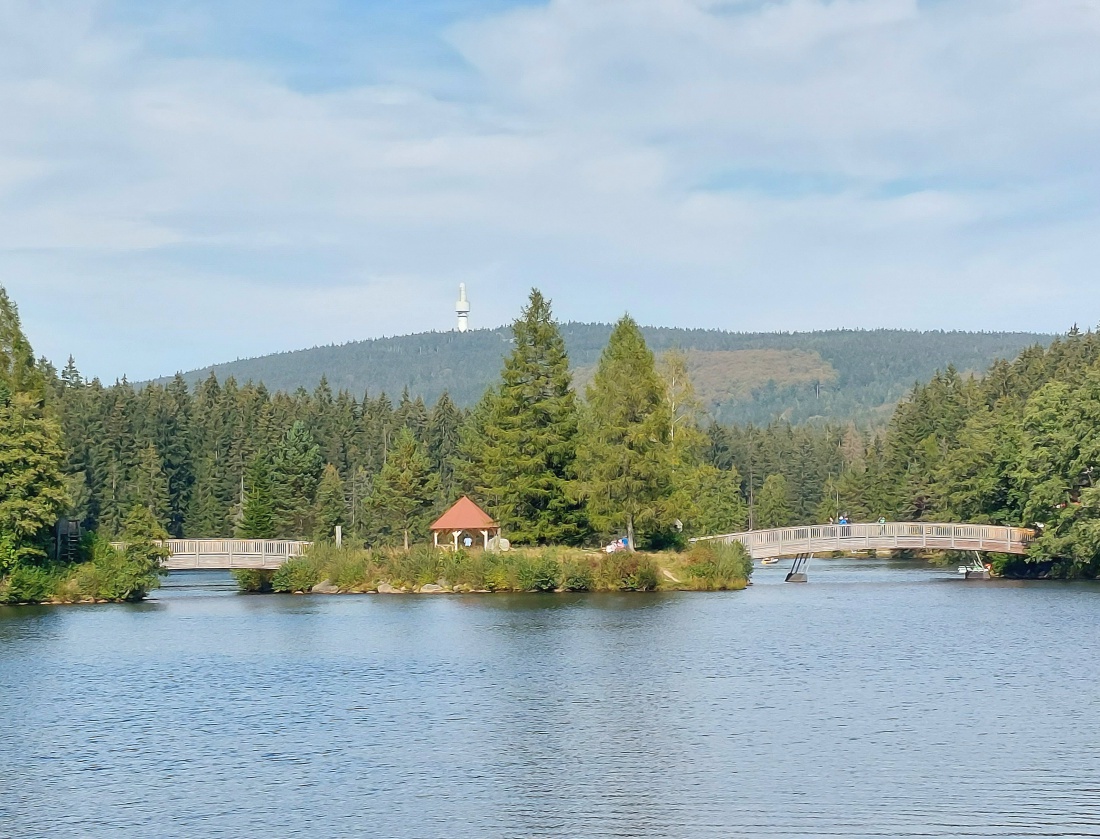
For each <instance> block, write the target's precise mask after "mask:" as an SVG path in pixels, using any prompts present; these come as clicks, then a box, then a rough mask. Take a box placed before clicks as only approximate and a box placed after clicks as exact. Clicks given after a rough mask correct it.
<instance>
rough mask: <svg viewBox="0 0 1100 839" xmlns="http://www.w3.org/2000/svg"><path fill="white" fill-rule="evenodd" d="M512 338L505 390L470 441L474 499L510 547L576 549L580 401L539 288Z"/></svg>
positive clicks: (490, 403)
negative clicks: (573, 493)
mask: <svg viewBox="0 0 1100 839" xmlns="http://www.w3.org/2000/svg"><path fill="white" fill-rule="evenodd" d="M512 335H513V343H514V347H513V349H512V352H511V353H509V355H508V356H507V358H505V360H504V369H503V371H502V373H501V384H500V386H499V387H498V388H496V389H495V391H493V392H492V393H491V395H490V396H489V397H487V400H486V402H485V404H484V405H483V406H482V407H483V411H482V412H481V413H480V414H479V420H480V422H479V425H478V427H477V428H474V429H471V433H470V434H468V435H467V436H466V439H465V445H464V448H463V451H464V454H465V455H466V456H467V458H468V461H469V465H468V467H467V471H468V473H469V475H470V477H471V479H472V482H473V485H474V490H475V494H476V495H478V496H479V497H480V498H483V499H485V500H486V502H487V506H489V508H490V510H491V512H492V513H493V515H494V516H495V517H496V518H497V519H498V521H500V522H501V525H502V526H503V528H504V529H505V530H506V531H507V533H508V536H509V538H510V539H511V540H512V541H514V542H528V543H538V544H549V543H567V544H571V543H576V542H578V541H580V540H581V539H582V538H583V536H584V532H585V530H584V525H583V517H582V513H581V510H580V507H579V505H578V504H577V503H576V502H575V501H573V500H571V498H570V497H569V495H568V494H567V487H568V485H569V483H570V481H571V480H572V479H573V464H574V460H575V458H576V437H577V428H578V421H579V420H578V411H577V404H576V395H575V394H574V392H573V388H572V379H571V376H570V373H569V357H568V356H567V354H566V351H565V342H564V340H563V339H562V336H561V333H560V331H559V330H558V327H557V324H556V323H555V322H554V320H553V315H552V313H551V309H550V301H548V300H547V299H546V298H544V297H543V296H542V293H541V292H539V291H538V290H537V289H533V290H532V291H531V296H530V299H529V301H528V303H527V306H525V307H524V309H523V312H522V314H521V315H520V317H519V318H518V319H517V320H516V321H515V323H513V325H512Z"/></svg>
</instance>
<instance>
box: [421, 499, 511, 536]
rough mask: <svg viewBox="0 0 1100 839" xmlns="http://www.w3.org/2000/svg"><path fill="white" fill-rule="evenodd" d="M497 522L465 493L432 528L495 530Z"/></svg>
mask: <svg viewBox="0 0 1100 839" xmlns="http://www.w3.org/2000/svg"><path fill="white" fill-rule="evenodd" d="M497 526H498V525H497V523H496V522H495V521H493V520H492V519H491V518H489V514H488V513H486V512H485V511H484V510H482V509H481V508H480V507H479V506H477V504H475V503H474V502H473V501H471V500H470V499H469V498H467V497H466V496H465V495H463V496H462V497H461V498H460V499H458V501H456V502H455V504H454V506H453V507H451V509H449V510H448V511H447V512H445V513H444V514H443V515H441V516H440V517H439V518H438V519H437V520H436V522H435V524H433V525H432V526H431V528H430V529H431V530H495V529H496V528H497Z"/></svg>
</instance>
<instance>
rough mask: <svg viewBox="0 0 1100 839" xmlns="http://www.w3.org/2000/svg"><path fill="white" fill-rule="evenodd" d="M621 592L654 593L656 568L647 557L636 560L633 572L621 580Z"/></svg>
mask: <svg viewBox="0 0 1100 839" xmlns="http://www.w3.org/2000/svg"><path fill="white" fill-rule="evenodd" d="M619 588H620V590H621V591H656V589H657V566H656V564H654V562H653V560H652V559H650V558H649V557H648V556H642V557H639V558H638V559H637V561H636V562H635V564H634V568H633V570H631V572H630V573H629V574H628V575H627V576H626V577H624V578H623V581H622V584H621V585H620V586H619Z"/></svg>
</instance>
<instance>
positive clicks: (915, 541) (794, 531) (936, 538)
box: [693, 522, 1035, 558]
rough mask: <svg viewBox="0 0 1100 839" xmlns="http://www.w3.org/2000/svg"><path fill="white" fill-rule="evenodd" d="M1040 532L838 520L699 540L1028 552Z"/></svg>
mask: <svg viewBox="0 0 1100 839" xmlns="http://www.w3.org/2000/svg"><path fill="white" fill-rule="evenodd" d="M1034 536H1035V533H1034V531H1031V530H1028V529H1026V528H1021V527H1004V526H1001V525H985V524H953V523H939V522H933V523H929V522H886V523H883V524H879V523H877V522H872V523H870V524H866V523H861V524H834V525H826V524H820V525H803V526H799V527H782V528H775V529H772V530H749V531H744V532H741V533H727V534H723V535H720V536H705V537H701V538H699V539H695V540H693V541H707V540H720V541H724V542H740V543H741V544H742V545H744V546H745V548H746V549H748V551H749V554H750V555H751V556H753V557H754V558H766V557H776V556H786V555H788V554H797V553H824V552H828V551H859V550H921V549H925V550H968V551H995V552H998V553H1016V554H1022V553H1026V552H1027V546H1028V543H1029V542H1030V541H1031V540H1032V539H1033V538H1034Z"/></svg>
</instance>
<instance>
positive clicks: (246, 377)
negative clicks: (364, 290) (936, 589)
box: [156, 321, 1054, 423]
mask: <svg viewBox="0 0 1100 839" xmlns="http://www.w3.org/2000/svg"><path fill="white" fill-rule="evenodd" d="M560 328H561V331H562V335H563V337H564V338H565V342H566V347H567V349H568V351H569V355H570V361H571V363H572V365H573V367H574V369H575V370H578V371H582V372H583V370H584V368H588V367H592V366H594V365H595V364H596V363H597V362H598V360H599V355H600V353H601V352H602V351H603V347H604V345H605V344H606V341H607V337H608V335H610V332H611V325H610V324H599V323H595V324H594V323H582V322H578V321H568V322H564V323H561V324H560ZM642 332H643V334H644V335H645V337H646V340H647V342H649V345H650V347H651V348H652V349H653V350H654V351H655V352H656V353H658V354H659V353H660V352H662V351H664V350H667V349H670V348H672V347H679V348H682V349H684V350H685V351H695V352H697V353H708V355H707V356H706V363H707V369H708V371H709V372H708V374H707V375H708V383H707V385H706V387H704V388H700V390H701V395H703V396H705V397H706V399H707V401H708V403H709V404H708V405H707V407H708V408H709V410H710V411H711V412H712V414H713V415H714V416H716V417H717V418H719V419H720V420H722V421H724V422H728V421H734V422H756V423H763V422H767V421H769V420H771V419H774V418H777V417H782V418H786V419H789V420H791V421H792V422H805V421H817V420H821V419H823V418H824V419H833V420H837V421H847V420H856V421H866V422H874V421H876V420H878V419H881V418H882V416H883V415H884V414H885V413H888V409H889V408H890V407H891V406H892V405H893V404H895V403H896V402H897V401H898V400H899V399H900V398H902V397H903V396H904V394H905V393H906V392H908V391H909V389H911V388H912V386H913V385H914V384H915V383H916V382H918V381H923V380H926V379H927V378H929V377H930V376H931V375H932V374H933V373H934V372H935V370H936V369H941V368H943V367H946V366H947V365H948V364H954V365H955V367H956V368H958V369H959V370H960V371H963V372H967V371H975V372H976V371H979V370H984V369H986V368H987V367H988V366H989V364H991V363H992V362H993V361H994V360H996V359H997V358H1013V357H1015V356H1016V355H1017V354H1018V353H1019V352H1020V351H1021V350H1022V349H1024V348H1025V347H1027V346H1031V345H1033V344H1044V345H1045V344H1048V343H1049V342H1050V341H1051V340H1052V339H1053V337H1054V336H1052V335H1043V334H1035V333H1028V332H988V331H977V332H974V331H963V330H916V329H890V328H885V327H881V328H875V329H865V328H838V329H827V330H813V331H794V332H729V331H726V330H721V329H708V328H701V327H699V328H684V327H668V326H645V327H642ZM510 343H511V326H499V327H494V328H482V329H476V330H470V331H469V332H465V333H459V332H457V331H429V332H420V333H414V334H412V335H397V336H381V337H374V338H365V339H363V340H360V341H348V342H346V343H342V344H326V345H319V346H314V347H308V348H301V349H296V350H284V351H280V352H277V353H268V354H265V355H259V356H254V357H252V358H244V359H240V358H239V359H237V360H235V361H228V362H222V363H217V364H211V365H207V366H204V367H200V368H196V369H194V370H190V371H186V372H183V373H182V375H183V376H184V378H185V379H186V380H187V381H188V382H189V383H191V384H194V383H196V382H198V381H201V380H203V379H205V378H207V377H208V376H209V375H210V374H211V373H214V374H215V375H216V376H217V377H218V378H219V379H225V378H227V377H229V376H233V377H234V378H235V379H237V381H239V382H245V381H250V380H251V381H254V382H263V383H264V384H265V386H267V387H268V388H269V389H270V390H273V391H275V390H284V391H294V390H297V389H298V388H305V389H306V390H312V389H313V388H315V387H316V386H317V384H318V383H319V382H320V380H321V377H322V375H323V376H325V377H326V378H327V380H328V383H329V386H330V387H331V388H332V389H333V390H336V391H339V390H347V391H349V392H351V393H353V394H355V395H356V396H361V395H362V394H364V393H370V394H372V395H378V394H380V393H383V392H385V393H387V394H391V395H396V394H399V393H401V392H402V391H403V390H404V389H405V388H408V390H409V393H410V395H412V396H413V397H416V396H421V397H422V398H423V399H424V400H425V401H426V402H429V403H430V402H433V401H435V400H436V399H438V397H439V396H440V395H441V394H442V393H443V392H444V391H446V392H448V393H449V394H450V395H451V398H452V399H454V400H455V402H456V403H457V404H459V405H461V406H470V405H472V404H474V403H475V402H476V401H477V400H478V399H479V398H480V397H481V395H482V394H483V393H484V391H485V388H486V387H488V386H489V385H490V384H492V383H493V382H495V381H496V380H497V377H498V376H499V374H500V368H501V364H502V361H503V358H504V355H505V354H506V353H507V351H508V347H509V346H510ZM753 351H756V354H755V355H751V354H747V353H752V352H753ZM759 351H771V352H769V353H760V352H759ZM794 353H800V354H801V355H797V356H796V355H792V354H794ZM723 354H725V355H723ZM814 355H816V358H817V359H819V360H820V364H816V363H815V362H814V361H813V359H812V358H811V356H814ZM699 358H702V356H699ZM766 359H771V361H772V362H774V368H775V369H774V375H772V374H771V373H770V372H769V369H768V366H767V362H766ZM724 368H726V372H724ZM794 370H797V375H796V376H794V377H793V378H792V375H791V371H794ZM784 371H786V372H784ZM817 372H820V374H821V375H820V377H817V378H815V376H816V373H817ZM171 378H172V377H162V378H160V379H157V380H156V381H158V382H166V381H168V380H170V379H171ZM703 391H705V392H703Z"/></svg>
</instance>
